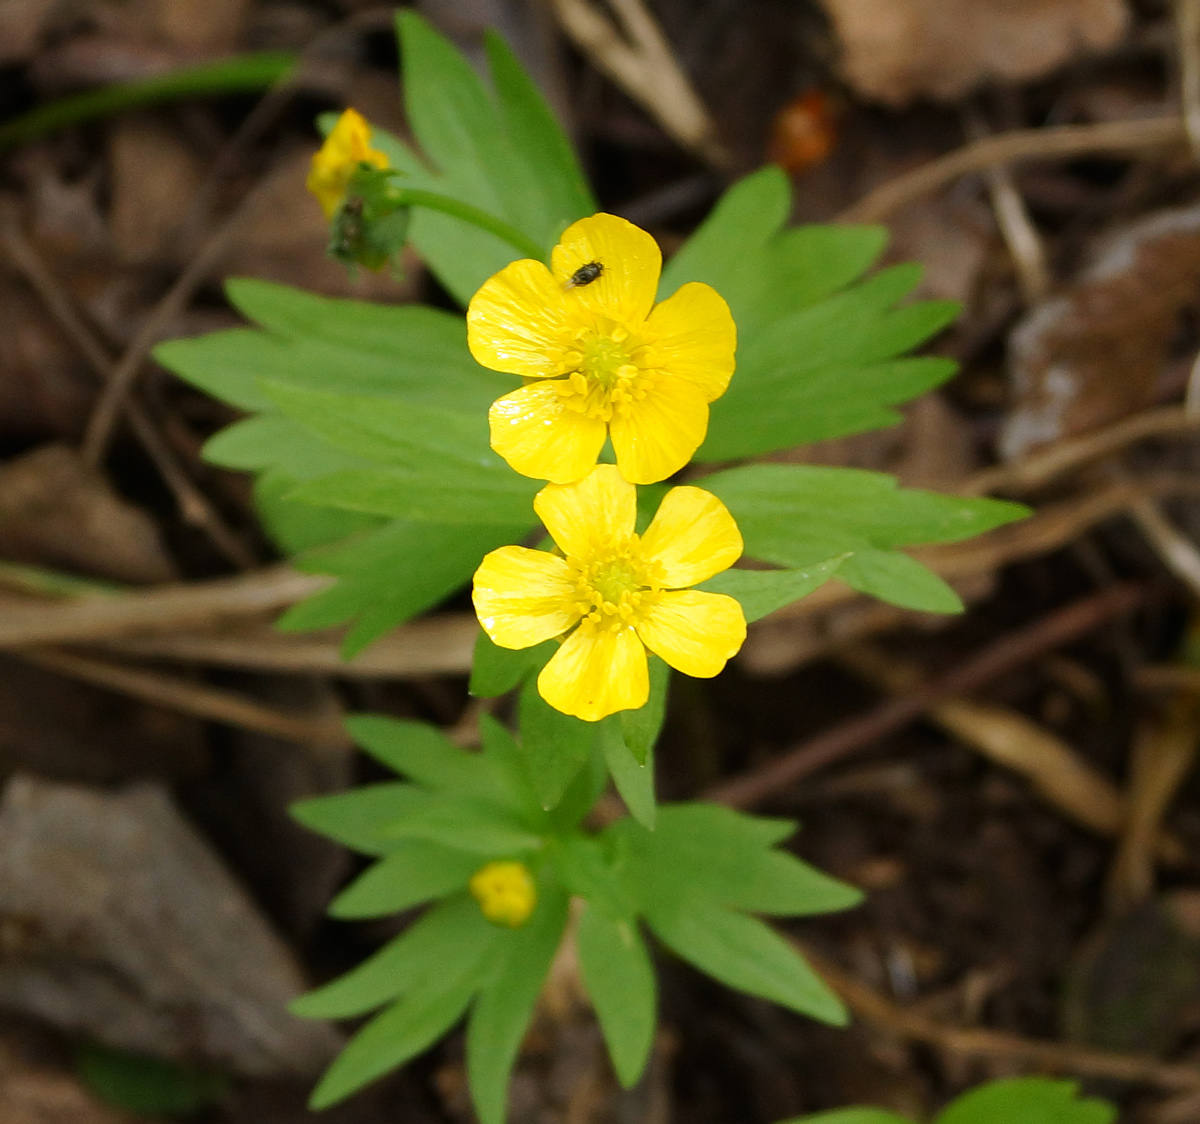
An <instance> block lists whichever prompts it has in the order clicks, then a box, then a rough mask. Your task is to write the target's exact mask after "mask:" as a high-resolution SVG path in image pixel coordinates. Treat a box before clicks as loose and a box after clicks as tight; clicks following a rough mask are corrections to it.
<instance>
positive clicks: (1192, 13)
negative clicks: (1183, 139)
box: [1175, 0, 1200, 158]
mask: <svg viewBox="0 0 1200 1124" xmlns="http://www.w3.org/2000/svg"><path fill="white" fill-rule="evenodd" d="M1175 35H1176V42H1177V43H1178V45H1179V97H1180V101H1181V102H1182V109H1183V123H1184V126H1185V127H1186V129H1187V135H1188V140H1189V141H1191V145H1192V151H1193V152H1194V153H1195V154H1196V156H1197V158H1200V0H1175Z"/></svg>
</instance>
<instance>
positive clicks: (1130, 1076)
mask: <svg viewBox="0 0 1200 1124" xmlns="http://www.w3.org/2000/svg"><path fill="white" fill-rule="evenodd" d="M793 943H794V944H795V945H796V946H797V948H798V950H799V951H800V952H801V954H802V955H803V956H804V957H805V959H806V960H808V961H809V963H810V964H812V966H813V967H814V968H815V969H816V971H817V972H818V973H819V974H820V975H821V977H822V978H823V979H824V980H825V982H826V983H827V984H828V985H829V986H830V987H831V988H832V989H833V990H834V991H835V992H837V994H838V995H839V996H841V998H842V1000H843V1002H844V1003H845V1004H846V1006H847V1007H849V1008H850V1010H851V1011H852V1012H854V1014H856V1015H857V1016H858V1017H859V1018H861V1019H863V1020H864V1021H866V1022H869V1023H872V1024H873V1025H874V1026H876V1027H878V1028H879V1029H880V1030H883V1031H886V1032H887V1033H889V1034H894V1035H895V1036H896V1037H898V1038H902V1039H905V1040H907V1041H910V1042H923V1043H926V1044H927V1045H930V1046H934V1047H936V1048H937V1049H939V1050H946V1051H948V1052H950V1053H953V1054H966V1055H968V1056H976V1057H985V1058H1003V1059H1006V1060H1009V1061H1012V1062H1018V1063H1020V1064H1023V1065H1028V1066H1030V1067H1032V1068H1034V1069H1037V1070H1046V1069H1049V1070H1057V1071H1059V1072H1062V1073H1071V1074H1075V1075H1077V1076H1079V1077H1095V1078H1107V1079H1109V1080H1112V1081H1122V1082H1128V1083H1131V1084H1135V1085H1154V1086H1157V1087H1158V1088H1161V1089H1194V1088H1197V1087H1200V1068H1197V1067H1196V1066H1192V1065H1183V1064H1180V1063H1177V1062H1163V1061H1159V1060H1158V1059H1157V1058H1152V1057H1146V1056H1142V1055H1137V1054H1117V1053H1113V1052H1111V1051H1108V1050H1092V1049H1089V1048H1088V1047H1086V1046H1075V1045H1072V1044H1071V1043H1068V1042H1047V1041H1044V1040H1039V1039H1036V1038H1022V1037H1021V1036H1019V1035H1016V1034H1005V1033H1004V1032H1002V1031H997V1030H984V1029H979V1028H975V1027H958V1026H947V1025H946V1024H945V1023H939V1022H937V1021H936V1020H934V1019H930V1018H927V1017H926V1016H924V1015H920V1014H916V1013H914V1012H912V1011H906V1010H905V1009H904V1008H903V1007H899V1006H897V1005H896V1004H895V1003H892V1002H891V1000H889V999H886V998H885V997H884V996H882V995H880V994H879V993H878V992H877V991H875V990H874V989H873V988H870V987H868V986H867V985H866V984H864V983H862V982H861V981H860V980H857V979H855V978H854V977H853V976H851V975H850V974H849V973H848V972H844V971H843V970H842V969H841V968H839V967H837V966H836V965H834V964H832V963H831V962H830V961H828V960H827V959H825V958H824V957H823V956H820V955H818V954H817V953H815V952H813V950H812V949H811V948H809V947H808V946H807V945H802V944H801V943H800V942H799V941H794V942H793Z"/></svg>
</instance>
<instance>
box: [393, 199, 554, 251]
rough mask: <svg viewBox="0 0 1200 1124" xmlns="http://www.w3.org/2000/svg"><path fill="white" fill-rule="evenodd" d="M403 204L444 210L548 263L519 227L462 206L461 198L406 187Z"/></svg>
mask: <svg viewBox="0 0 1200 1124" xmlns="http://www.w3.org/2000/svg"><path fill="white" fill-rule="evenodd" d="M400 205H401V206H410V207H426V208H428V209H429V210H431V211H441V212H442V214H444V215H451V216H452V217H454V218H456V219H462V221H463V222H469V223H470V224H471V225H472V226H477V227H479V229H480V230H486V231H487V232H488V233H489V234H494V235H495V236H496V237H497V238H499V239H500V240H501V241H502V242H507V243H508V244H509V245H510V246H512V248H513V249H514V250H519V251H520V252H521V253H522V254H524V255H525V256H526V257H527V258H534V259H535V260H537V261H545V257H546V254H545V251H544V250H543V249H542V248H541V246H539V245H538V244H537V243H536V242H535V241H534V240H533V239H532V238H530V237H529V236H528V235H526V234H522V233H521V232H520V231H519V230H518V229H517V228H516V227H515V226H510V225H509V224H508V223H506V222H505V221H504V220H503V219H498V218H496V216H495V215H489V214H488V213H487V211H482V210H480V209H479V208H478V207H472V206H471V204H470V203H462V202H460V201H459V200H457V199H451V198H450V196H448V195H439V194H438V193H437V192H436V191H413V190H410V189H408V188H402V189H401V191H400Z"/></svg>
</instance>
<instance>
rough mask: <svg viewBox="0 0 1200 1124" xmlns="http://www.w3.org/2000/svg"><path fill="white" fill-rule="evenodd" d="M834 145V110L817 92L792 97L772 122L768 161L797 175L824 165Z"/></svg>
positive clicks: (825, 95)
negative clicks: (818, 165)
mask: <svg viewBox="0 0 1200 1124" xmlns="http://www.w3.org/2000/svg"><path fill="white" fill-rule="evenodd" d="M835 144H837V111H836V107H835V105H834V102H833V99H832V98H831V97H829V95H828V94H825V93H822V91H820V90H808V91H806V92H805V93H803V94H798V95H797V96H796V97H794V98H792V100H791V101H789V102H788V103H787V105H785V106H784V107H783V108H782V109H781V110H780V111H779V112H778V113H777V114H775V120H774V121H773V122H772V123H771V137H770V140H769V141H768V143H767V159H768V160H770V161H771V162H772V163H774V164H778V165H779V166H780V167H781V168H783V170H784V171H786V172H790V173H791V174H792V175H796V174H797V173H799V172H803V171H806V170H807V169H808V168H812V167H814V166H815V165H817V164H821V163H824V162H825V161H826V160H827V159H828V158H829V154H830V153H831V152H832V151H833V147H834V145H835Z"/></svg>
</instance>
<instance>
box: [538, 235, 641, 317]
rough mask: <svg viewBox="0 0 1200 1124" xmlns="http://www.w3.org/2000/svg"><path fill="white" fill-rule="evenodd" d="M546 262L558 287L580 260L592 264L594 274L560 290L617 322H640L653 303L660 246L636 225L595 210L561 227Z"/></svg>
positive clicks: (566, 279) (591, 309)
mask: <svg viewBox="0 0 1200 1124" xmlns="http://www.w3.org/2000/svg"><path fill="white" fill-rule="evenodd" d="M550 263H551V266H552V268H553V270H554V277H555V280H556V281H557V282H558V284H559V288H560V290H561V289H563V286H565V285H568V284H569V282H570V279H571V278H572V276H574V274H575V272H576V271H577V270H578V269H580V268H581V267H582V266H585V265H591V264H592V263H596V264H598V265H599V266H600V267H601V273H600V276H599V277H597V278H596V280H595V281H593V282H591V284H589V285H580V286H576V287H574V288H569V289H565V290H563V291H565V292H566V294H567V299H568V300H569V301H572V302H578V304H579V305H581V306H582V307H583V308H586V309H588V310H589V311H591V312H595V313H599V314H601V315H602V316H607V317H610V318H612V319H613V320H616V321H617V322H619V323H625V324H628V323H631V322H632V323H640V322H641V321H643V320H645V319H646V317H647V316H648V315H649V313H650V309H651V308H652V307H653V305H654V297H655V294H656V293H657V291H658V275H659V273H661V272H662V251H661V250H660V249H659V248H658V243H657V242H655V241H654V238H653V237H652V236H651V235H649V234H647V233H646V232H645V231H644V230H642V229H641V228H640V227H636V226H634V225H633V223H631V222H629V221H627V220H626V219H622V218H618V217H617V216H616V215H606V214H604V213H603V212H601V213H600V214H597V215H591V216H590V217H588V218H586V219H580V220H579V221H578V222H575V223H572V224H571V225H570V226H569V227H567V229H566V230H565V231H563V236H562V238H561V239H560V240H559V243H558V245H557V246H555V247H554V250H553V252H552V254H551V256H550Z"/></svg>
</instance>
